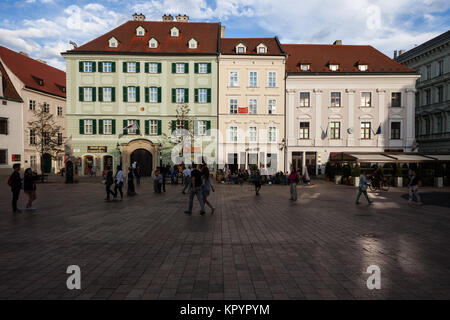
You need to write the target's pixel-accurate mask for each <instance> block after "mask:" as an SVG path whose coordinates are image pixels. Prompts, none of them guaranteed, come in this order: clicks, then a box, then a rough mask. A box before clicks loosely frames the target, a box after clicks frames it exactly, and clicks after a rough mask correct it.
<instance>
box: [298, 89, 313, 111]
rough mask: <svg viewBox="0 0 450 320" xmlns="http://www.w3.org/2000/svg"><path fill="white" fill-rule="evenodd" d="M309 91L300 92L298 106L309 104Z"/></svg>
mask: <svg viewBox="0 0 450 320" xmlns="http://www.w3.org/2000/svg"><path fill="white" fill-rule="evenodd" d="M310 100H311V99H310V98H309V92H300V107H309V106H311V103H310Z"/></svg>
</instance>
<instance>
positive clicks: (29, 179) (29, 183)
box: [23, 168, 36, 210]
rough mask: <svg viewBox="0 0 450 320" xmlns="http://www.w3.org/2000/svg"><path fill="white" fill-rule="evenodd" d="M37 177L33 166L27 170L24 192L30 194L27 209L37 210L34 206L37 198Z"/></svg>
mask: <svg viewBox="0 0 450 320" xmlns="http://www.w3.org/2000/svg"><path fill="white" fill-rule="evenodd" d="M34 181H35V177H34V176H33V172H32V171H31V168H28V169H27V170H25V174H24V176H23V192H24V193H26V194H27V195H28V202H27V207H26V208H27V209H28V210H36V209H35V208H33V207H32V204H33V201H34V200H36V183H35V182H34Z"/></svg>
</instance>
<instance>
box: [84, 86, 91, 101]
mask: <svg viewBox="0 0 450 320" xmlns="http://www.w3.org/2000/svg"><path fill="white" fill-rule="evenodd" d="M83 101H92V88H83Z"/></svg>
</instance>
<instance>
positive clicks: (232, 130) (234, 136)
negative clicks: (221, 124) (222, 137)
mask: <svg viewBox="0 0 450 320" xmlns="http://www.w3.org/2000/svg"><path fill="white" fill-rule="evenodd" d="M230 141H231V142H237V127H230Z"/></svg>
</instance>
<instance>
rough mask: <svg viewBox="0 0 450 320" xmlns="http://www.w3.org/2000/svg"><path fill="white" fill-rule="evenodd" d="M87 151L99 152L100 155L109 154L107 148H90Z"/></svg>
mask: <svg viewBox="0 0 450 320" xmlns="http://www.w3.org/2000/svg"><path fill="white" fill-rule="evenodd" d="M87 151H88V152H98V153H102V152H108V147H106V146H88V147H87Z"/></svg>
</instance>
